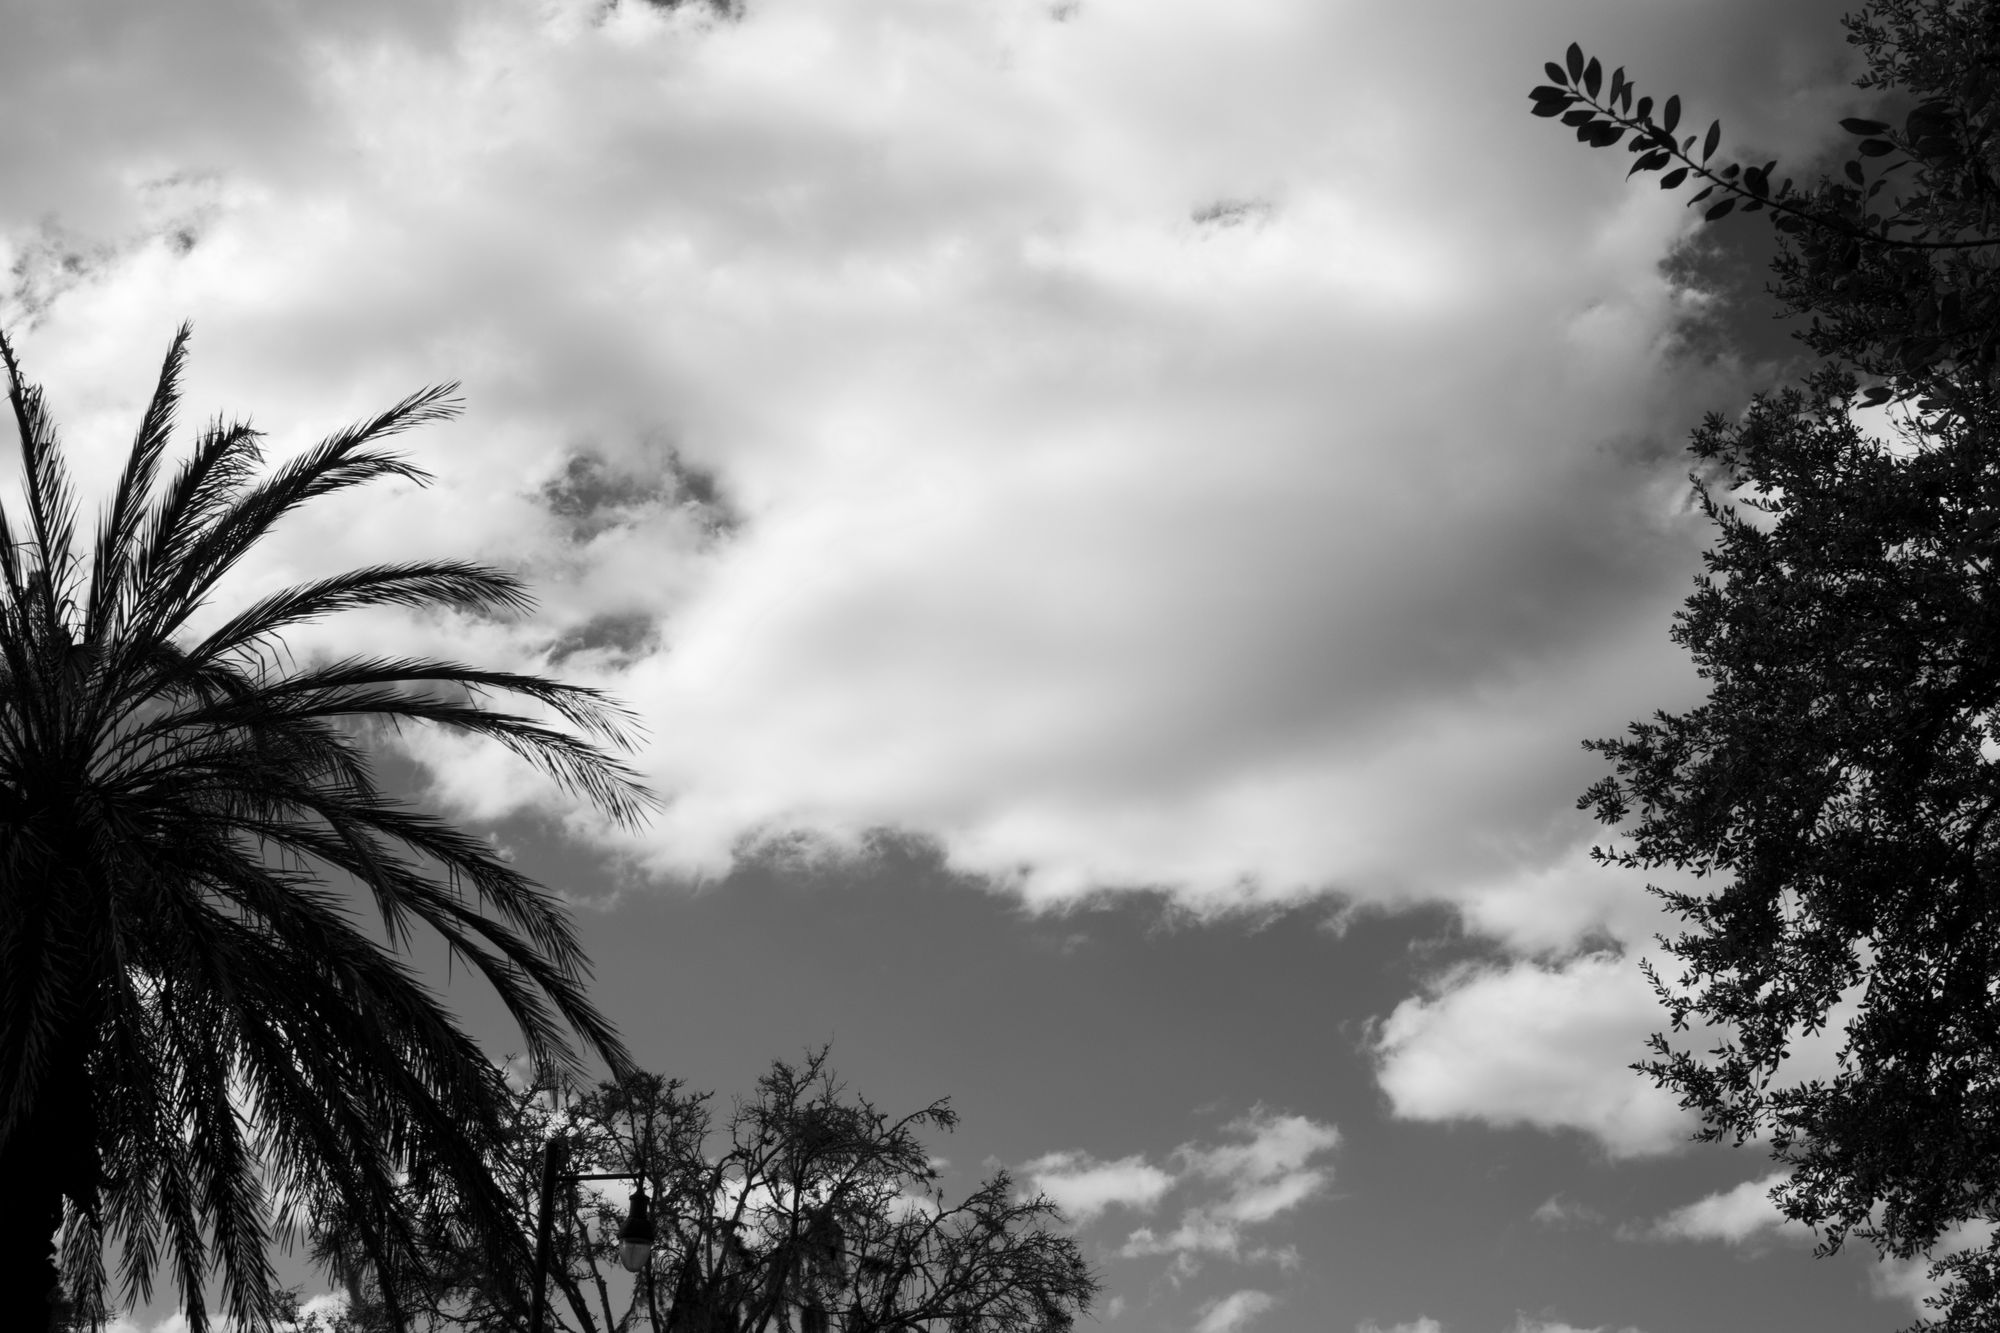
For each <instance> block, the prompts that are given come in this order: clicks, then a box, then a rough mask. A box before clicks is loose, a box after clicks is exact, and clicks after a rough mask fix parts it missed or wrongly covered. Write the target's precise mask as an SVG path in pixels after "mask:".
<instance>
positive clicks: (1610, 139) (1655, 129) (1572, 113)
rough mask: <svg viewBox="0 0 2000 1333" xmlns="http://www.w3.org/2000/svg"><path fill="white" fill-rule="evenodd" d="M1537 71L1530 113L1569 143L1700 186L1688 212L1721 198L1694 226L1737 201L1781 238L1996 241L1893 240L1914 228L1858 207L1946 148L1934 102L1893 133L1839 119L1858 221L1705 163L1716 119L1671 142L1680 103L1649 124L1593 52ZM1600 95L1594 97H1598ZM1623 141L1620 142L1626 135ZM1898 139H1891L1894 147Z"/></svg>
mask: <svg viewBox="0 0 2000 1333" xmlns="http://www.w3.org/2000/svg"><path fill="white" fill-rule="evenodd" d="M1543 68H1544V69H1545V70H1546V71H1547V73H1548V76H1549V79H1550V82H1549V83H1546V84H1543V85H1541V86H1539V87H1536V88H1535V89H1533V90H1532V91H1530V92H1529V94H1528V97H1529V99H1530V100H1531V101H1532V102H1533V103H1534V106H1533V114H1535V115H1537V116H1542V117H1546V118H1551V119H1553V118H1558V117H1559V118H1560V119H1561V120H1562V123H1563V124H1565V125H1567V126H1569V127H1571V128H1572V129H1574V130H1575V131H1576V137H1577V141H1578V142H1580V143H1585V144H1589V145H1590V146H1591V147H1592V148H1609V147H1611V146H1612V145H1613V144H1616V143H1619V142H1621V141H1622V142H1624V143H1625V146H1626V151H1628V152H1631V153H1636V154H1638V157H1637V158H1636V160H1635V161H1634V162H1633V163H1632V167H1631V170H1629V171H1627V172H1626V173H1625V175H1626V178H1627V179H1630V178H1631V177H1632V176H1634V175H1636V174H1638V173H1639V172H1642V171H1664V172H1665V174H1664V175H1663V176H1661V177H1660V188H1661V189H1663V190H1673V189H1678V188H1679V187H1680V186H1681V185H1682V184H1683V183H1684V182H1686V181H1687V179H1688V178H1689V177H1690V176H1692V177H1695V178H1696V179H1699V180H1702V181H1706V182H1707V184H1706V185H1705V186H1704V187H1703V188H1702V189H1701V190H1700V191H1698V192H1697V193H1696V194H1695V195H1694V196H1693V197H1692V198H1691V199H1689V200H1688V206H1689V207H1692V206H1694V205H1695V204H1698V203H1701V202H1702V201H1703V200H1705V199H1707V198H1709V197H1710V196H1711V195H1714V194H1715V193H1716V192H1717V191H1721V192H1722V195H1723V197H1722V198H1721V199H1719V200H1717V202H1715V203H1713V204H1710V205H1709V206H1708V208H1707V209H1705V210H1703V213H1702V218H1703V220H1704V221H1708V222H1715V221H1719V220H1720V219H1722V218H1724V217H1727V216H1728V215H1729V214H1730V213H1731V212H1733V211H1735V210H1736V208H1737V205H1738V204H1741V205H1742V211H1743V212H1745V213H1756V212H1761V211H1763V210H1765V209H1769V210H1770V211H1771V212H1772V213H1774V214H1776V215H1778V216H1775V217H1773V219H1772V223H1771V225H1772V226H1774V227H1776V228H1778V229H1779V230H1780V231H1785V232H1798V231H1802V230H1804V229H1805V228H1807V227H1815V228H1820V229H1823V230H1826V231H1831V232H1835V233H1837V234H1839V235H1842V236H1845V237H1848V238H1850V239H1853V240H1856V241H1866V242H1868V243H1870V244H1873V245H1877V246H1886V247H1891V248H1895V249H1902V250H1972V249H1979V248H1982V247H1986V246H1993V245H2000V236H1982V237H1975V238H1970V239H1958V238H1953V239H1944V240H1932V239H1925V238H1924V237H1922V236H1921V235H1919V236H1908V237H1904V236H1893V235H1891V234H1890V233H1891V231H1893V230H1894V229H1896V228H1898V227H1915V226H1918V225H1919V224H1918V223H1916V222H1913V221H1911V220H1910V219H1908V218H1904V217H1897V216H1890V215H1887V214H1873V215H1870V214H1869V213H1867V212H1866V211H1865V210H1866V203H1867V201H1868V200H1870V199H1873V198H1874V197H1875V196H1876V195H1877V194H1879V193H1880V192H1881V191H1882V189H1883V187H1884V186H1886V185H1887V184H1888V183H1889V177H1890V175H1891V174H1892V173H1894V172H1896V171H1899V170H1901V169H1902V168H1904V167H1906V166H1909V165H1910V163H1911V161H1912V157H1911V156H1909V155H1908V154H1910V153H1912V152H1919V153H1921V152H1922V151H1923V150H1924V149H1925V148H1926V147H1941V148H1945V149H1949V148H1950V147H1951V143H1950V139H1949V135H1950V132H1951V115H1950V111H1951V109H1950V107H1949V106H1948V105H1947V104H1945V103H1943V102H1940V101H1935V100H1934V101H1927V102H1924V103H1923V104H1921V105H1919V106H1918V107H1917V108H1916V109H1915V110H1914V111H1912V112H1911V113H1910V116H1909V120H1908V123H1907V125H1906V127H1905V130H1904V132H1903V133H1902V134H1900V135H1899V134H1897V133H1896V131H1895V130H1894V129H1893V128H1892V127H1891V126H1890V125H1889V124H1888V123H1886V122H1884V121H1879V120H1863V119H1859V118H1849V119H1846V120H1843V121H1841V122H1840V126H1841V128H1842V129H1844V130H1846V131H1847V132H1848V133H1850V134H1855V135H1859V136H1861V142H1860V143H1859V144H1858V145H1856V152H1857V154H1858V156H1857V157H1854V158H1850V159H1849V160H1848V161H1847V162H1845V163H1844V164H1843V165H1842V167H1841V173H1842V175H1843V176H1844V177H1845V179H1846V180H1847V181H1849V182H1850V183H1851V184H1852V185H1853V186H1854V188H1855V190H1857V191H1859V194H1858V195H1857V196H1855V202H1856V203H1857V204H1858V205H1859V206H1860V207H1859V209H1858V210H1857V211H1858V220H1856V219H1854V218H1848V217H1843V216H1840V215H1839V214H1837V213H1831V212H1828V211H1827V210H1826V209H1825V208H1824V207H1822V206H1818V203H1819V201H1818V199H1817V197H1816V196H1815V195H1812V194H1808V193H1805V192H1803V191H1795V190H1794V189H1793V187H1792V182H1791V180H1790V179H1789V178H1788V179H1786V180H1784V181H1782V182H1780V183H1779V184H1778V185H1777V186H1775V187H1773V186H1772V184H1771V173H1772V172H1773V171H1774V170H1776V168H1777V165H1778V164H1777V162H1776V161H1771V162H1767V163H1765V164H1764V165H1763V166H1760V167H1745V166H1744V165H1743V164H1742V163H1740V162H1732V163H1730V164H1729V165H1727V166H1716V167H1711V166H1710V165H1709V163H1710V161H1711V160H1712V159H1713V158H1714V156H1715V150H1716V149H1717V147H1719V146H1720V144H1721V141H1722V122H1721V121H1719V120H1718V121H1712V122H1710V124H1709V127H1708V130H1707V132H1706V133H1704V134H1702V135H1699V136H1696V135H1692V134H1690V135H1688V136H1686V137H1685V138H1676V137H1675V132H1676V131H1677V130H1678V128H1679V126H1680V118H1681V99H1680V97H1679V96H1678V95H1675V96H1671V97H1669V98H1667V100H1666V102H1665V103H1664V104H1663V105H1661V107H1660V108H1659V118H1658V119H1657V120H1655V119H1654V115H1653V110H1654V105H1653V99H1652V98H1650V97H1641V98H1639V99H1638V102H1637V104H1636V105H1635V104H1634V102H1633V96H1632V95H1633V92H1634V91H1635V89H1634V85H1633V84H1632V83H1631V82H1630V81H1629V80H1627V79H1626V77H1625V70H1624V67H1623V66H1620V67H1619V68H1617V69H1615V70H1613V71H1612V73H1611V83H1610V87H1609V88H1608V89H1607V88H1606V87H1605V84H1604V67H1603V65H1602V64H1601V63H1600V62H1599V61H1598V59H1597V58H1596V57H1595V56H1592V57H1589V58H1587V59H1586V58H1585V56H1584V53H1583V48H1582V47H1580V46H1578V45H1577V44H1576V43H1575V42H1571V43H1570V45H1569V50H1568V51H1567V52H1566V53H1565V55H1564V63H1562V64H1560V65H1559V64H1557V63H1556V62H1554V61H1549V62H1548V63H1547V64H1546V65H1544V66H1543ZM1600 93H1601V94H1603V95H1602V96H1601V97H1600V95H1599V94H1600ZM1627 135H1630V136H1631V137H1630V138H1629V139H1628V138H1627V137H1626V136H1627ZM1697 139H1699V142H1700V152H1699V156H1697V155H1696V141H1697ZM1899 140H1900V142H1899ZM1898 152H1901V153H1904V154H1905V156H1903V157H1901V158H1898V159H1897V160H1896V161H1895V162H1891V163H1886V164H1883V165H1882V166H1881V167H1880V169H1879V170H1878V171H1877V172H1876V173H1875V176H1874V179H1873V180H1872V181H1871V180H1870V179H1869V176H1868V174H1867V171H1866V169H1865V167H1864V165H1863V159H1868V160H1872V161H1880V159H1883V158H1887V157H1890V156H1891V155H1893V154H1896V153H1898Z"/></svg>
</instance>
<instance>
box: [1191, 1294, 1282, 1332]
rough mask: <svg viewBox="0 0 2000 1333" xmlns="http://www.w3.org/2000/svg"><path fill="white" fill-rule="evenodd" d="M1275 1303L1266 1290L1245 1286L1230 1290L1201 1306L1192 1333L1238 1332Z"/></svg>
mask: <svg viewBox="0 0 2000 1333" xmlns="http://www.w3.org/2000/svg"><path fill="white" fill-rule="evenodd" d="M1276 1303H1277V1302H1276V1301H1275V1300H1274V1299H1273V1298H1272V1297H1271V1295H1270V1294H1269V1293H1268V1292H1262V1291H1253V1290H1249V1289H1247V1288H1246V1289H1245V1290H1243V1291H1232V1292H1231V1293H1229V1295H1227V1296H1224V1297H1223V1298H1222V1299H1220V1300H1218V1301H1213V1302H1210V1303H1209V1304H1208V1305H1206V1306H1204V1307H1203V1309H1202V1314H1201V1318H1200V1319H1199V1320H1197V1321H1196V1322H1195V1326H1194V1333H1240V1330H1242V1329H1245V1328H1248V1327H1249V1326H1250V1322H1251V1321H1252V1320H1253V1319H1255V1318H1256V1317H1257V1316H1258V1315H1261V1314H1263V1313H1264V1312H1265V1311H1266V1310H1269V1309H1270V1308H1271V1307H1272V1306H1273V1305H1275V1304H1276Z"/></svg>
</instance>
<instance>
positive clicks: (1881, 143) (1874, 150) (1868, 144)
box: [1857, 139, 1896, 157]
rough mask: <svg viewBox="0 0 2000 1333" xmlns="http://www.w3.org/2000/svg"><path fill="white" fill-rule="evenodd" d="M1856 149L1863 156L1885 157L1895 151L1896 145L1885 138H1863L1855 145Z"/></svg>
mask: <svg viewBox="0 0 2000 1333" xmlns="http://www.w3.org/2000/svg"><path fill="white" fill-rule="evenodd" d="M1857 151H1858V152H1860V154H1861V156H1863V157H1887V156H1888V155H1889V154H1891V153H1893V152H1895V151H1896V145H1894V144H1892V143H1890V142H1889V141H1888V140H1887V139H1863V140H1862V141H1861V142H1860V144H1859V145H1857Z"/></svg>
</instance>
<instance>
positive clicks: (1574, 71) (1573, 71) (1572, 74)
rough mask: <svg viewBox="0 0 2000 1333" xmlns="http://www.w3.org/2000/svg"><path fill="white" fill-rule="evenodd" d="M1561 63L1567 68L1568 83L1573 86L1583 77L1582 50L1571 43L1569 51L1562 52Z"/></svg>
mask: <svg viewBox="0 0 2000 1333" xmlns="http://www.w3.org/2000/svg"><path fill="white" fill-rule="evenodd" d="M1563 63H1564V64H1566V65H1568V66H1569V81H1570V84H1571V85H1572V86H1574V85H1575V83H1576V81H1577V80H1578V79H1580V78H1582V77H1583V48H1582V47H1580V46H1578V45H1577V44H1576V43H1575V42H1571V43H1570V44H1569V50H1567V51H1565V52H1563Z"/></svg>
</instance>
